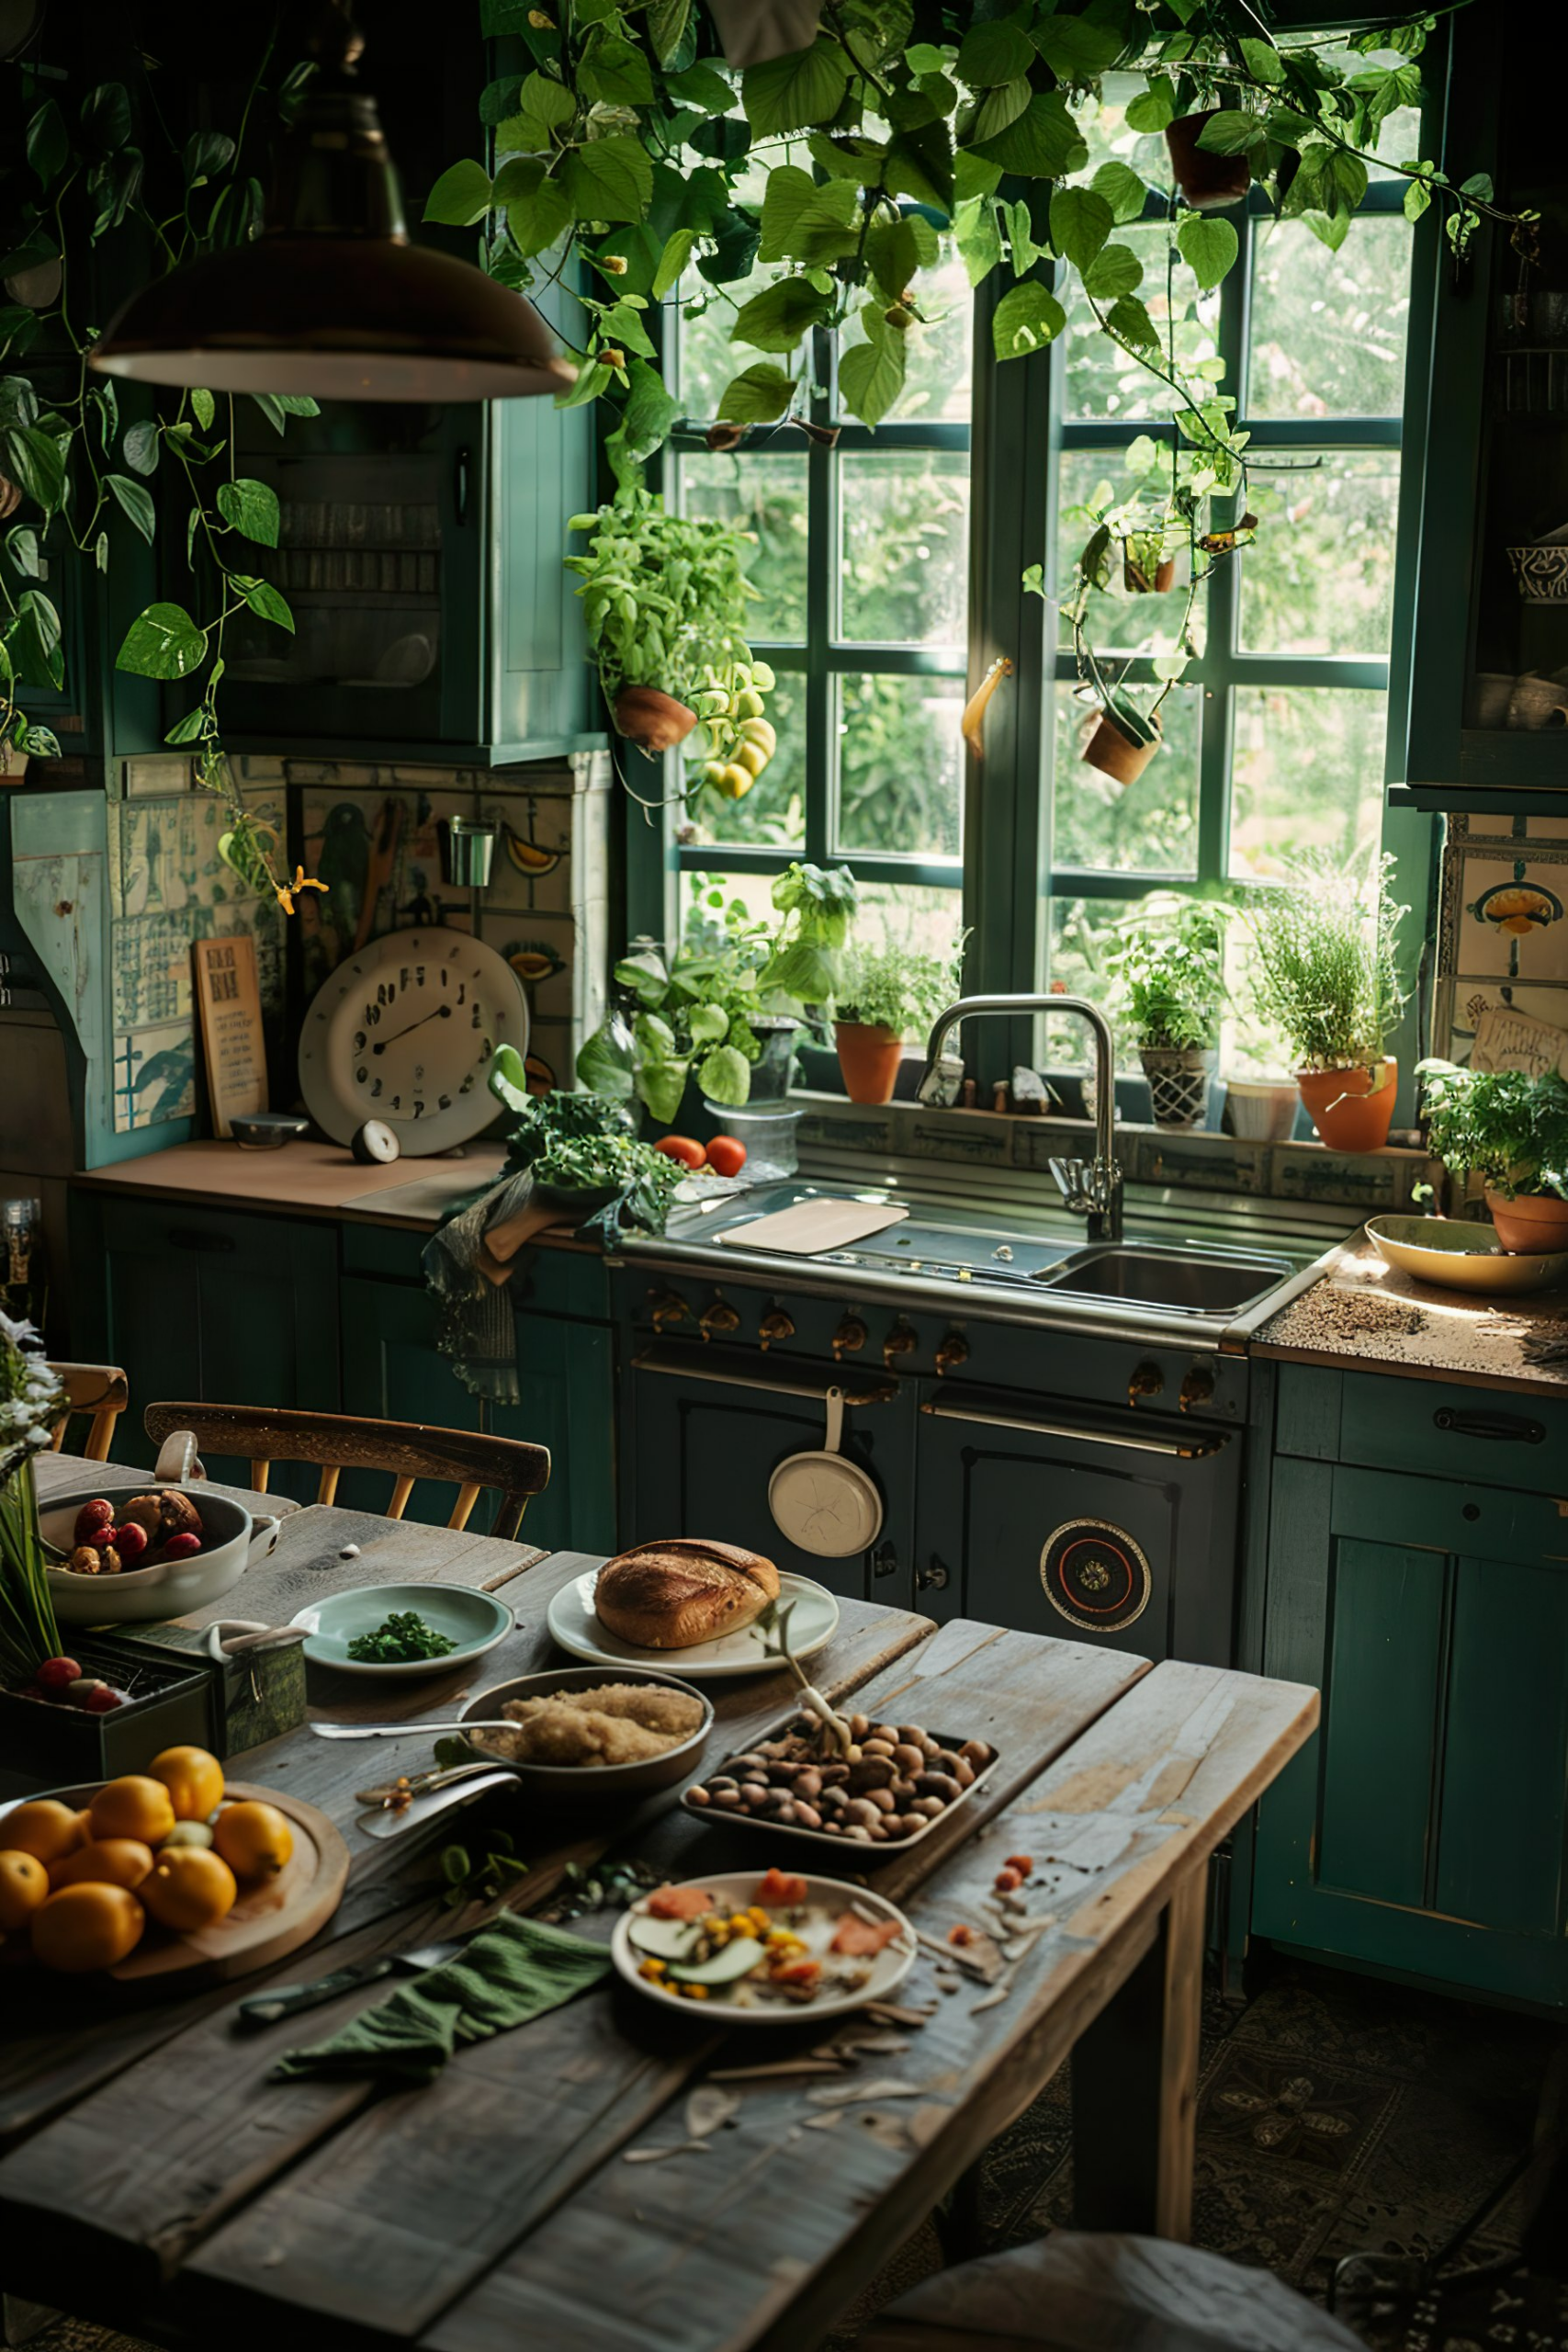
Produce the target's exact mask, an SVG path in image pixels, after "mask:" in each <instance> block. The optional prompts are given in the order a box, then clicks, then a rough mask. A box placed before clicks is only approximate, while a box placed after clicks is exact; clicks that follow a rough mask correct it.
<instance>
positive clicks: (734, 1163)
mask: <svg viewBox="0 0 1568 2352" xmlns="http://www.w3.org/2000/svg"><path fill="white" fill-rule="evenodd" d="M745 1165H746V1147H745V1145H744V1144H743V1143H741V1142H739V1141H738V1139H737V1138H736V1137H735V1136H715V1137H714V1139H713V1141H712V1142H711V1143H710V1144H709V1146H708V1166H709V1167H710V1168H711V1169H712V1170H713V1172H714V1174H715V1175H716V1176H739V1173H740V1170H742V1169H743V1168H744V1167H745Z"/></svg>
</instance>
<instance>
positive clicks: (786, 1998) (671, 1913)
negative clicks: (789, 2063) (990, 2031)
mask: <svg viewBox="0 0 1568 2352" xmlns="http://www.w3.org/2000/svg"><path fill="white" fill-rule="evenodd" d="M610 1950H611V1953H612V1956H613V1958H614V1960H615V1966H616V1968H617V1969H618V1970H619V1972H620V1973H621V1974H622V1975H623V1976H624V1977H625V1978H626V1982H627V1984H628V1985H634V1986H635V1987H636V1988H637V1991H638V1992H639V1993H643V1994H646V1995H647V1996H648V1997H649V1999H650V2000H654V2001H660V2002H663V2003H664V2004H666V2005H667V2006H669V2007H691V2008H704V2009H705V2010H706V2011H708V2012H709V2013H711V2012H712V2011H714V2010H716V2009H722V2011H723V2013H724V2022H725V2024H726V2025H770V2026H776V2025H784V2024H787V2023H788V2021H789V2019H790V2018H792V2017H794V2016H796V2015H799V2016H801V2017H803V2018H809V2019H810V2021H811V2022H812V2024H813V2025H816V2024H817V2023H818V2022H819V2021H820V2019H822V2018H832V2017H842V2016H845V2015H847V2014H848V2013H849V2012H850V2011H852V2010H853V2009H859V2008H863V2007H864V2006H865V2004H866V2003H867V2001H885V2000H886V1998H887V1997H888V1996H889V1994H891V1993H892V1992H893V1990H894V1988H895V1987H896V1986H897V1985H901V1984H902V1983H903V1981H904V1979H905V1977H906V1976H907V1975H908V1973H909V1970H910V1968H911V1967H912V1966H913V1964H914V1960H915V1953H916V1950H917V1944H916V1939H915V1931H914V1929H913V1928H912V1927H911V1926H910V1925H909V1922H908V1919H906V1917H904V1914H903V1913H902V1911H900V1910H899V1909H898V1908H897V1905H896V1904H892V1903H889V1902H888V1900H887V1898H886V1895H885V1894H875V1893H874V1892H873V1890H872V1889H871V1888H869V1887H864V1886H852V1885H850V1884H848V1883H846V1882H845V1881H844V1880H842V1879H836V1878H813V1877H808V1876H807V1875H805V1874H804V1873H801V1872H797V1871H781V1870H768V1871H719V1872H717V1873H716V1875H713V1876H710V1877H706V1878H694V1879H686V1880H684V1881H683V1882H682V1883H681V1884H679V1885H670V1886H658V1887H655V1888H654V1889H653V1891H652V1893H651V1894H645V1895H642V1896H640V1897H639V1899H638V1900H637V1902H636V1903H634V1904H633V1905H632V1906H631V1908H630V1909H629V1910H628V1911H625V1912H623V1913H622V1915H621V1917H620V1918H619V1919H618V1920H617V1922H616V1924H615V1937H614V1939H613V1941H612V1943H611V1946H610Z"/></svg>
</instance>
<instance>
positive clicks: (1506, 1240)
mask: <svg viewBox="0 0 1568 2352" xmlns="http://www.w3.org/2000/svg"><path fill="white" fill-rule="evenodd" d="M1486 1206H1487V1209H1488V1211H1489V1213H1490V1215H1491V1218H1492V1222H1493V1224H1494V1225H1495V1227H1496V1228H1497V1238H1498V1240H1499V1241H1500V1242H1501V1244H1502V1246H1503V1248H1504V1249H1505V1250H1517V1251H1520V1252H1522V1253H1525V1254H1527V1255H1529V1256H1540V1255H1544V1254H1545V1253H1546V1252H1547V1251H1550V1250H1568V1201H1562V1200H1559V1199H1558V1197H1557V1195H1556V1193H1518V1194H1517V1195H1516V1197H1515V1198H1514V1199H1513V1200H1511V1201H1507V1200H1505V1199H1504V1197H1503V1195H1502V1193H1495V1192H1494V1191H1493V1190H1492V1188H1491V1186H1490V1185H1488V1186H1487V1188H1486Z"/></svg>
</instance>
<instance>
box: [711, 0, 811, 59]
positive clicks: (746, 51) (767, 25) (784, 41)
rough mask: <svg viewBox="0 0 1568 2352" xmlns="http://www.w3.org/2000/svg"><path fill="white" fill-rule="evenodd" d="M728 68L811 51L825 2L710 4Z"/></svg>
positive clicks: (730, 0) (718, 0) (719, 0)
mask: <svg viewBox="0 0 1568 2352" xmlns="http://www.w3.org/2000/svg"><path fill="white" fill-rule="evenodd" d="M708 10H709V13H710V15H711V16H712V17H713V20H714V23H715V25H716V27H717V28H718V37H719V40H721V41H722V42H723V44H724V55H725V62H726V63H727V64H729V65H765V64H767V63H768V62H769V61H770V59H772V58H774V57H791V56H794V55H795V52H796V51H800V50H803V49H809V48H810V46H811V44H812V42H813V41H814V40H816V38H817V28H818V22H819V20H820V18H821V15H822V0H708Z"/></svg>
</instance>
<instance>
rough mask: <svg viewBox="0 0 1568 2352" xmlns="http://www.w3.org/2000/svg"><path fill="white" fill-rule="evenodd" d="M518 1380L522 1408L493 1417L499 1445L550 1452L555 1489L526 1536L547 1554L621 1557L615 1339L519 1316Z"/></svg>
mask: <svg viewBox="0 0 1568 2352" xmlns="http://www.w3.org/2000/svg"><path fill="white" fill-rule="evenodd" d="M517 1378H518V1385H519V1386H520V1388H521V1390H522V1401H521V1402H520V1403H519V1404H517V1405H514V1406H511V1405H509V1406H497V1407H491V1408H487V1415H488V1425H489V1426H490V1427H491V1429H493V1430H495V1432H496V1434H497V1436H498V1437H520V1438H526V1439H528V1440H529V1441H530V1442H532V1443H533V1444H535V1445H547V1446H548V1447H549V1450H550V1483H549V1485H548V1486H547V1487H546V1489H545V1491H544V1493H543V1494H542V1495H540V1496H539V1497H538V1498H537V1500H536V1501H535V1502H532V1503H530V1504H529V1506H528V1517H527V1521H526V1523H525V1528H524V1533H525V1536H526V1537H527V1540H528V1542H529V1543H530V1544H539V1545H540V1546H541V1547H542V1548H543V1549H544V1550H545V1551H547V1552H557V1551H574V1552H614V1551H615V1548H616V1541H615V1523H616V1507H615V1495H616V1479H615V1336H614V1334H613V1332H612V1331H611V1330H610V1329H609V1327H608V1326H607V1325H604V1324H593V1323H581V1322H575V1321H572V1320H571V1319H570V1317H565V1316H552V1315H531V1314H527V1313H522V1314H519V1316H518V1317H517ZM665 1532H669V1531H668V1530H666V1531H665Z"/></svg>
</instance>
